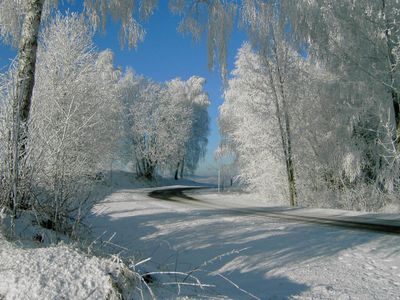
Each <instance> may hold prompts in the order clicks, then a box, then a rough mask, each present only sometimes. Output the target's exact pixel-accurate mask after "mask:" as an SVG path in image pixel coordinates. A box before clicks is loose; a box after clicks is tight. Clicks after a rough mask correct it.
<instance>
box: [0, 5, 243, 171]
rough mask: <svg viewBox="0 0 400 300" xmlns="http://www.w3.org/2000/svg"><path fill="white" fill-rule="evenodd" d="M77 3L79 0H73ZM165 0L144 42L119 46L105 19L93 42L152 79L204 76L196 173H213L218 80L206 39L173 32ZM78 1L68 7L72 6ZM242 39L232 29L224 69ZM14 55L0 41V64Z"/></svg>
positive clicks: (174, 24) (148, 24)
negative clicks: (204, 109) (204, 114)
mask: <svg viewBox="0 0 400 300" xmlns="http://www.w3.org/2000/svg"><path fill="white" fill-rule="evenodd" d="M77 2H78V3H79V2H80V1H77ZM167 2H168V1H159V7H158V9H157V10H156V11H155V13H154V15H153V16H152V17H151V18H150V19H149V20H148V21H146V22H143V23H142V25H143V26H144V28H145V30H146V37H145V40H144V42H142V43H140V44H139V45H138V47H137V49H136V50H135V49H133V50H128V49H121V47H120V44H119V41H118V30H119V26H118V24H114V23H112V21H109V23H108V26H107V29H106V32H105V33H98V34H96V36H95V39H94V42H95V44H96V45H97V47H98V49H99V50H104V49H107V48H108V49H111V50H112V51H113V52H114V54H115V60H114V62H115V65H116V66H121V67H123V68H125V67H128V66H130V67H132V68H133V69H134V70H135V72H136V73H138V74H142V75H145V76H148V77H150V78H152V79H154V80H156V81H160V82H162V81H166V80H170V79H172V78H175V77H180V78H182V79H187V78H189V77H190V76H192V75H197V76H202V77H204V78H206V80H207V84H206V86H205V89H206V91H207V92H208V94H209V96H210V99H211V106H210V108H209V114H210V118H211V128H210V129H211V132H210V136H209V145H208V151H207V155H206V158H205V160H204V161H203V162H201V164H200V166H199V168H198V171H197V173H198V174H200V175H206V174H213V173H215V171H214V170H213V166H214V165H215V162H214V158H213V155H214V150H215V149H216V147H217V146H218V143H219V133H218V124H217V118H218V106H219V105H221V103H222V97H221V95H222V81H221V76H220V73H219V69H218V66H217V67H216V68H215V70H214V71H209V70H208V67H207V64H208V61H207V59H208V58H207V43H206V39H205V38H203V39H201V41H199V42H194V41H193V40H192V38H191V36H189V35H183V34H181V33H178V32H177V30H176V29H177V27H178V24H179V21H180V17H179V16H176V15H173V14H172V13H170V12H169V11H168V7H167ZM79 6H80V5H79V4H77V5H75V6H73V7H70V9H71V10H76V9H77V8H78V7H79ZM244 39H245V34H244V33H243V32H240V31H238V30H236V29H235V30H234V32H233V34H232V37H231V40H230V43H229V47H228V49H229V50H228V51H229V53H228V69H229V70H232V68H233V64H234V58H235V55H236V52H237V49H238V48H239V47H240V46H241V44H242V43H243V41H244ZM15 55H16V52H15V50H13V49H11V48H9V47H7V46H4V45H0V67H2V66H5V65H7V64H8V62H9V61H10V59H12V58H13V57H14V56H15Z"/></svg>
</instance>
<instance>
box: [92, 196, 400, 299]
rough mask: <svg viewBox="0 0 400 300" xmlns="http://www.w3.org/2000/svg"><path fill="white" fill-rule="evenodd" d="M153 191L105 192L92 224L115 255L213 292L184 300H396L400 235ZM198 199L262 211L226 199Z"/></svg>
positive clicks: (163, 292)
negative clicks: (190, 278)
mask: <svg viewBox="0 0 400 300" xmlns="http://www.w3.org/2000/svg"><path fill="white" fill-rule="evenodd" d="M151 191H152V190H151V189H125V190H119V191H116V192H114V193H111V194H110V195H109V196H108V197H107V198H106V199H105V200H104V201H103V202H102V203H100V204H99V205H97V206H96V207H95V209H94V210H93V215H92V216H91V217H90V222H91V223H92V224H93V231H94V234H95V235H96V236H99V237H100V238H99V240H104V241H107V240H108V238H109V237H110V236H112V235H113V234H114V233H116V235H115V237H114V238H113V239H112V243H114V244H116V245H118V246H112V245H110V243H107V244H109V247H110V249H111V250H114V251H115V252H121V255H125V256H127V257H131V256H134V257H135V260H136V261H139V260H141V259H145V258H147V257H150V258H151V260H150V261H149V262H147V263H146V264H144V265H142V267H143V268H144V269H145V270H146V271H155V270H158V271H166V270H168V271H183V272H191V271H192V272H193V273H192V274H193V275H195V276H197V277H198V278H199V279H200V280H201V281H202V282H203V283H206V284H210V285H214V286H215V287H209V288H205V289H204V290H202V289H200V288H197V289H193V288H190V289H187V290H185V289H183V287H182V290H181V293H182V295H186V296H191V297H193V298H200V299H205V298H207V299H208V298H209V297H210V296H212V297H214V298H216V299H257V298H258V299H400V236H399V235H395V234H384V233H379V232H369V231H360V230H355V229H348V228H346V229H345V228H339V227H328V226H321V225H319V224H310V223H304V222H294V221H293V220H290V221H288V220H284V219H277V218H271V217H267V216H265V215H254V216H253V215H249V214H245V215H240V214H233V213H232V211H229V210H227V209H221V208H215V207H199V206H193V204H191V203H185V202H177V201H163V200H158V199H154V198H151V197H149V196H148V193H149V192H151ZM193 193H196V192H195V191H194V192H193ZM191 196H193V195H191ZM189 197H190V196H189ZM197 197H203V198H204V200H205V201H211V200H212V201H215V202H216V203H217V202H218V201H219V202H223V203H226V204H229V205H231V204H232V203H233V202H234V203H235V204H236V205H237V206H238V205H239V204H240V205H242V206H244V205H247V206H248V207H253V208H254V207H256V206H257V207H258V206H259V203H258V204H257V203H249V202H245V201H238V200H237V199H235V200H232V198H229V197H227V196H219V195H209V196H200V195H196V198H197ZM245 199H246V201H248V197H247V198H245ZM189 200H190V199H189ZM320 211H321V212H322V211H323V210H320ZM305 213H315V210H309V211H308V212H307V211H305ZM330 213H332V212H330ZM349 214H350V213H348V214H346V213H343V215H346V216H348V215H349ZM386 218H389V216H386ZM104 232H106V233H104ZM174 280H175V281H176V280H182V278H181V279H179V278H174ZM174 280H172V281H174ZM167 281H168V280H167ZM169 281H171V280H169ZM162 282H163V283H166V279H165V278H163V279H162ZM236 286H238V287H239V288H238V287H236ZM166 287H168V289H165V288H166ZM154 289H155V290H156V292H157V293H158V294H159V295H160V299H166V298H168V297H170V298H172V299H173V298H176V297H175V296H171V295H173V294H174V293H176V292H177V287H176V286H170V285H168V286H164V287H163V288H159V287H157V284H155V286H154ZM169 291H170V292H169Z"/></svg>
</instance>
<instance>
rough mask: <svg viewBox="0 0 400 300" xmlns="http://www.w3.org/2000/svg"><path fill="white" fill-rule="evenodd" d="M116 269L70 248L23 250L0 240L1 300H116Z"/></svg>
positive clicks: (64, 246)
mask: <svg viewBox="0 0 400 300" xmlns="http://www.w3.org/2000/svg"><path fill="white" fill-rule="evenodd" d="M116 269H117V264H115V263H114V264H113V263H112V262H111V261H109V260H106V259H102V258H98V257H95V256H87V255H85V254H83V253H82V252H81V251H79V250H77V249H74V248H72V247H71V246H67V245H62V244H60V245H58V246H52V247H46V248H28V249H23V248H21V247H18V246H17V245H15V244H12V243H10V242H8V241H6V240H5V239H4V238H1V237H0V299H106V298H107V297H110V298H111V299H113V298H112V296H113V293H114V291H113V289H112V281H111V278H110V275H109V274H110V273H115V272H116Z"/></svg>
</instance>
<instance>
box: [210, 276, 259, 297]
mask: <svg viewBox="0 0 400 300" xmlns="http://www.w3.org/2000/svg"><path fill="white" fill-rule="evenodd" d="M217 275H218V276H220V277H221V278H223V279H225V280H226V281H228V282H229V283H230V284H231V285H233V286H234V287H235V288H237V289H238V290H240V291H242V292H243V293H245V294H246V295H248V296H250V297H252V298H253V299H257V300H261V298H258V297H257V296H254V295H253V294H252V293H250V292H248V291H246V290H244V289H242V288H241V287H240V286H238V285H237V284H236V283H234V282H233V281H232V280H230V279H228V278H226V277H225V276H224V275H222V274H217Z"/></svg>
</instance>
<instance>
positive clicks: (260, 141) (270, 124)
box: [220, 44, 296, 205]
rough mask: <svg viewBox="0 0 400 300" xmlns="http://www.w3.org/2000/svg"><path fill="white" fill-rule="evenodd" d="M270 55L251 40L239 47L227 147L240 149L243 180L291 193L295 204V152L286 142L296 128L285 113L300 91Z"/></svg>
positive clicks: (224, 124) (224, 109)
mask: <svg viewBox="0 0 400 300" xmlns="http://www.w3.org/2000/svg"><path fill="white" fill-rule="evenodd" d="M267 59H268V58H265V57H261V56H260V55H257V54H256V53H254V52H253V51H252V49H251V47H250V45H248V44H245V45H244V46H243V47H242V49H240V51H239V54H238V57H237V61H236V67H235V70H234V71H233V78H232V79H231V80H229V85H228V88H227V90H226V92H225V95H224V98H225V101H224V104H223V105H222V106H221V108H220V113H221V116H220V126H221V129H222V134H223V136H224V138H223V140H224V142H225V144H224V145H223V147H230V148H231V149H232V150H233V152H235V153H236V154H237V157H236V158H237V160H238V162H237V163H238V164H239V168H240V169H241V170H242V172H241V174H240V176H241V179H242V180H243V181H245V182H247V183H248V184H249V185H250V186H251V187H253V188H256V189H258V190H260V189H261V190H263V189H264V192H265V191H266V190H265V189H272V190H270V191H269V192H268V193H269V194H273V193H274V192H275V193H276V194H279V195H288V196H289V199H290V204H291V205H295V204H296V191H295V190H294V188H295V186H294V178H293V177H292V176H294V173H291V172H292V171H294V170H293V169H290V167H292V168H293V166H291V165H290V164H289V162H288V159H289V158H291V159H292V161H291V163H293V152H290V153H288V144H287V142H288V140H290V142H291V143H293V141H292V137H291V136H288V134H289V133H290V134H292V132H288V131H287V130H288V129H287V128H286V123H285V122H286V121H287V120H286V119H285V118H289V114H291V113H292V112H291V111H290V109H291V108H292V107H294V105H295V101H296V95H294V94H291V90H288V87H287V86H284V87H283V86H280V81H279V76H283V75H284V74H283V73H278V71H277V69H278V66H277V65H275V63H274V62H273V61H266V60H267ZM266 63H268V64H266ZM286 75H287V74H285V75H284V76H285V79H286V77H287V76H286ZM282 80H283V78H282ZM281 88H282V89H284V90H280V89H281ZM282 92H283V93H284V95H282V94H281V93H282ZM283 97H284V98H283ZM285 101H286V102H285ZM290 150H291V151H292V149H290ZM289 155H290V156H289ZM267 174H268V175H267ZM285 177H286V179H285Z"/></svg>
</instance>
